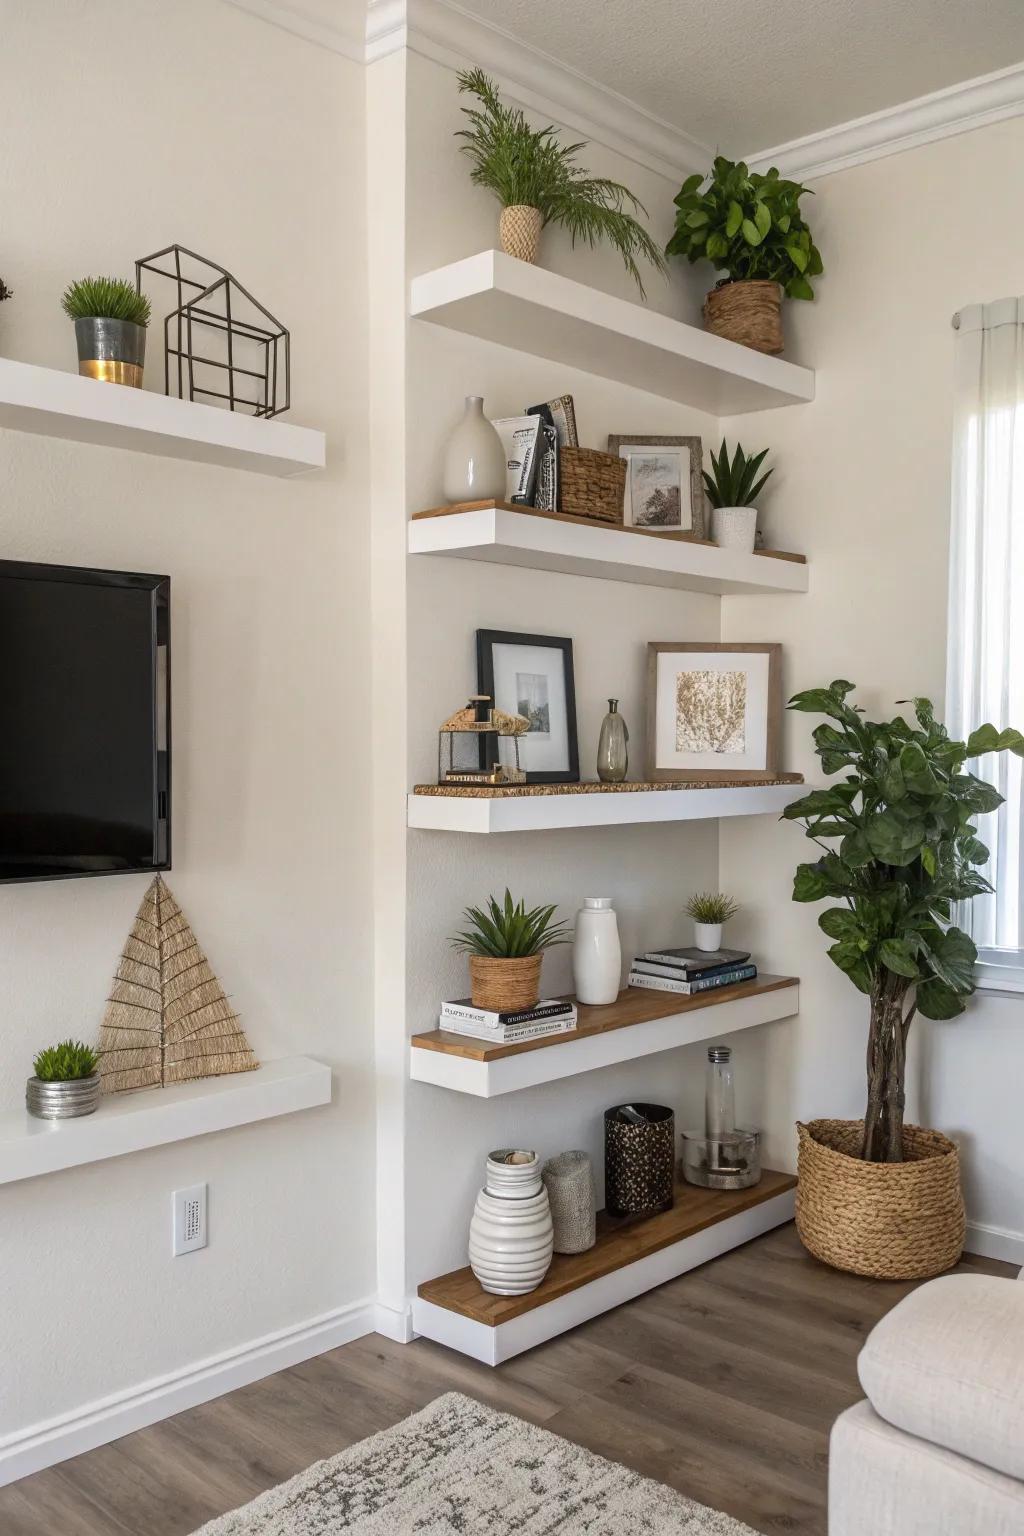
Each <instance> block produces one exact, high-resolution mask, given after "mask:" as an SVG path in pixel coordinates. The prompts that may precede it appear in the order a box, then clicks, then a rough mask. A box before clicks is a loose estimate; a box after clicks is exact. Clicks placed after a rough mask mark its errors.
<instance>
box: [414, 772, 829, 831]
mask: <svg viewBox="0 0 1024 1536" xmlns="http://www.w3.org/2000/svg"><path fill="white" fill-rule="evenodd" d="M806 793H807V786H806V784H803V783H797V784H750V785H732V784H730V785H719V784H716V785H708V786H704V785H701V786H698V787H696V788H694V789H684V788H682V787H680V788H675V787H673V788H672V789H647V788H644V787H638V788H637V789H635V790H628V791H623V790H614V791H613V790H608V789H603V788H602V789H599V790H596V791H595V792H594V793H592V794H580V793H579V792H577V793H575V794H573V793H571V792H570V791H568V790H567V791H566V792H565V793H564V794H544V795H500V794H499V795H481V794H474V795H452V794H433V795H428V794H418V793H417V792H416V791H413V793H412V794H411V795H410V796H409V802H408V823H409V826H410V827H419V828H422V829H424V830H427V831H432V832H540V831H546V830H548V829H549V828H562V827H621V826H628V825H633V824H635V823H637V822H644V821H709V820H712V819H713V818H716V817H725V816H764V815H772V814H774V815H779V814H780V813H781V812H782V811H784V810H785V808H786V806H787V805H790V804H791V803H792V801H794V800H799V798H800V796H801V795H805V794H806Z"/></svg>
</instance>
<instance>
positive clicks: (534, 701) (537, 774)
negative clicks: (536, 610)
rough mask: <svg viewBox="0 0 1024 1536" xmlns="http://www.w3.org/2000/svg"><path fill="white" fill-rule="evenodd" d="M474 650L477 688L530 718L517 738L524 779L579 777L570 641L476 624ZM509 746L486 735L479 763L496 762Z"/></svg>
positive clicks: (540, 781) (565, 780)
mask: <svg viewBox="0 0 1024 1536" xmlns="http://www.w3.org/2000/svg"><path fill="white" fill-rule="evenodd" d="M476 656H477V688H478V691H479V692H480V693H482V694H486V695H487V697H488V698H489V699H491V701H492V702H493V704H494V707H495V709H501V710H505V711H506V712H507V713H508V714H510V715H522V716H524V717H525V718H526V719H528V720H529V721H530V730H529V732H528V733H527V734H526V735H525V736H520V737H519V738H518V740H519V753H520V762H521V765H522V767H523V769H524V770H525V773H526V782H527V783H528V784H576V783H578V782H579V777H580V762H579V744H578V740H577V733H576V685H575V678H574V674H573V654H572V641H571V640H570V639H567V638H564V637H561V636H557V635H524V634H518V633H515V632H513V631H509V630H501V629H478V630H477V635H476ZM509 750H511V748H510V747H509V743H508V742H507V741H499V740H496V739H494V738H492V737H490V736H485V737H482V738H481V742H480V766H481V767H482V768H491V767H493V766H494V765H495V763H498V762H501V761H503V758H502V756H501V754H502V753H503V752H506V751H509Z"/></svg>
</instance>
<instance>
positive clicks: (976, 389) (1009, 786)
mask: <svg viewBox="0 0 1024 1536" xmlns="http://www.w3.org/2000/svg"><path fill="white" fill-rule="evenodd" d="M954 325H955V326H956V327H957V339H956V372H955V398H954V428H953V430H954V438H953V508H952V525H951V531H950V581H949V649H948V656H947V668H946V694H947V697H946V721H947V725H948V728H949V731H950V734H951V735H953V736H959V737H962V738H966V736H967V735H968V734H969V732H970V731H971V730H972V729H973V728H974V727H975V726H977V725H981V724H982V723H983V722H984V721H991V722H992V723H993V725H996V726H999V727H1000V728H1001V727H1003V726H1007V725H1014V726H1017V727H1018V728H1019V729H1024V298H1019V299H1001V300H999V301H998V302H997V303H994V304H984V305H980V304H979V305H975V306H973V307H972V308H970V309H965V310H962V311H961V312H960V314H959V315H958V316H956V317H955V319H954ZM1014 598H1016V602H1014ZM970 766H971V767H972V770H973V771H974V772H975V773H977V774H979V776H981V777H983V778H985V779H987V780H988V781H989V782H990V783H992V784H994V785H995V786H996V788H997V789H998V790H999V791H1000V793H1001V794H1002V795H1003V796H1004V797H1005V802H1006V803H1005V804H1004V805H1003V806H1001V807H1000V809H999V811H998V812H993V813H992V814H991V815H988V816H983V817H981V818H980V820H979V823H978V836H979V837H980V838H981V840H982V842H984V843H985V844H987V846H988V847H989V849H990V850H991V855H992V858H991V863H990V865H989V867H988V869H987V871H986V873H987V875H988V877H989V879H990V880H991V881H992V884H993V885H994V886H995V888H996V890H995V894H994V895H991V896H979V897H977V898H976V899H975V900H974V901H973V902H971V903H969V904H968V907H967V909H966V910H964V911H962V912H961V913H960V916H959V919H958V921H959V922H960V924H961V926H962V927H964V928H965V929H966V930H967V932H968V933H970V934H971V936H972V938H973V939H974V942H975V943H976V944H977V946H978V950H979V961H980V962H981V964H980V967H979V976H980V979H981V981H982V983H983V984H988V985H990V986H991V985H996V986H1005V987H1008V988H1010V989H1012V990H1015V991H1024V892H1022V854H1024V807H1022V768H1024V763H1022V760H1021V759H1020V758H1019V757H1017V756H1015V755H1014V754H1013V753H1009V752H1004V753H1000V754H998V755H995V754H994V755H992V756H990V757H983V758H979V759H978V760H977V761H976V762H975V763H973V764H971V765H970Z"/></svg>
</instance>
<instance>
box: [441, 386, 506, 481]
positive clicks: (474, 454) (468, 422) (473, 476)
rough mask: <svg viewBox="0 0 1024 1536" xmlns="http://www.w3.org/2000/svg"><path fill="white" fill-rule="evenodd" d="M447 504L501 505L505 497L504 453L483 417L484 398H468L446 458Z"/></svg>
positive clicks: (450, 439)
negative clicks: (462, 502) (483, 502)
mask: <svg viewBox="0 0 1024 1536" xmlns="http://www.w3.org/2000/svg"><path fill="white" fill-rule="evenodd" d="M443 488H444V494H445V498H446V500H448V501H449V502H457V501H501V500H503V499H504V496H505V450H504V448H503V447H502V443H501V438H500V437H499V436H498V433H497V431H496V430H495V428H494V427H493V426H492V425H491V423H490V422H489V421H488V420H487V417H486V416H485V415H484V402H483V396H482V395H467V396H466V408H465V411H464V412H463V416H462V420H461V421H460V422H459V424H458V426H457V427H456V428H455V431H454V432H453V433H452V435H451V437H450V438H449V439H448V446H447V448H446V449H445V454H444V480H443Z"/></svg>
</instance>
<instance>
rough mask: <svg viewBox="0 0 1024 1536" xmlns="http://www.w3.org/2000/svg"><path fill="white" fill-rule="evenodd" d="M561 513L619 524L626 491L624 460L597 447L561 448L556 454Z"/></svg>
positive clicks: (599, 521)
mask: <svg viewBox="0 0 1024 1536" xmlns="http://www.w3.org/2000/svg"><path fill="white" fill-rule="evenodd" d="M558 472H559V475H560V476H561V503H562V511H563V512H571V513H572V514H573V516H574V517H592V518H593V519H594V521H595V522H598V523H621V522H622V501H623V497H624V495H625V492H626V460H625V459H621V458H619V456H618V455H617V454H614V453H601V452H600V451H599V450H598V449H597V448H563V449H562V450H561V452H560V453H559V455H558Z"/></svg>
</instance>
